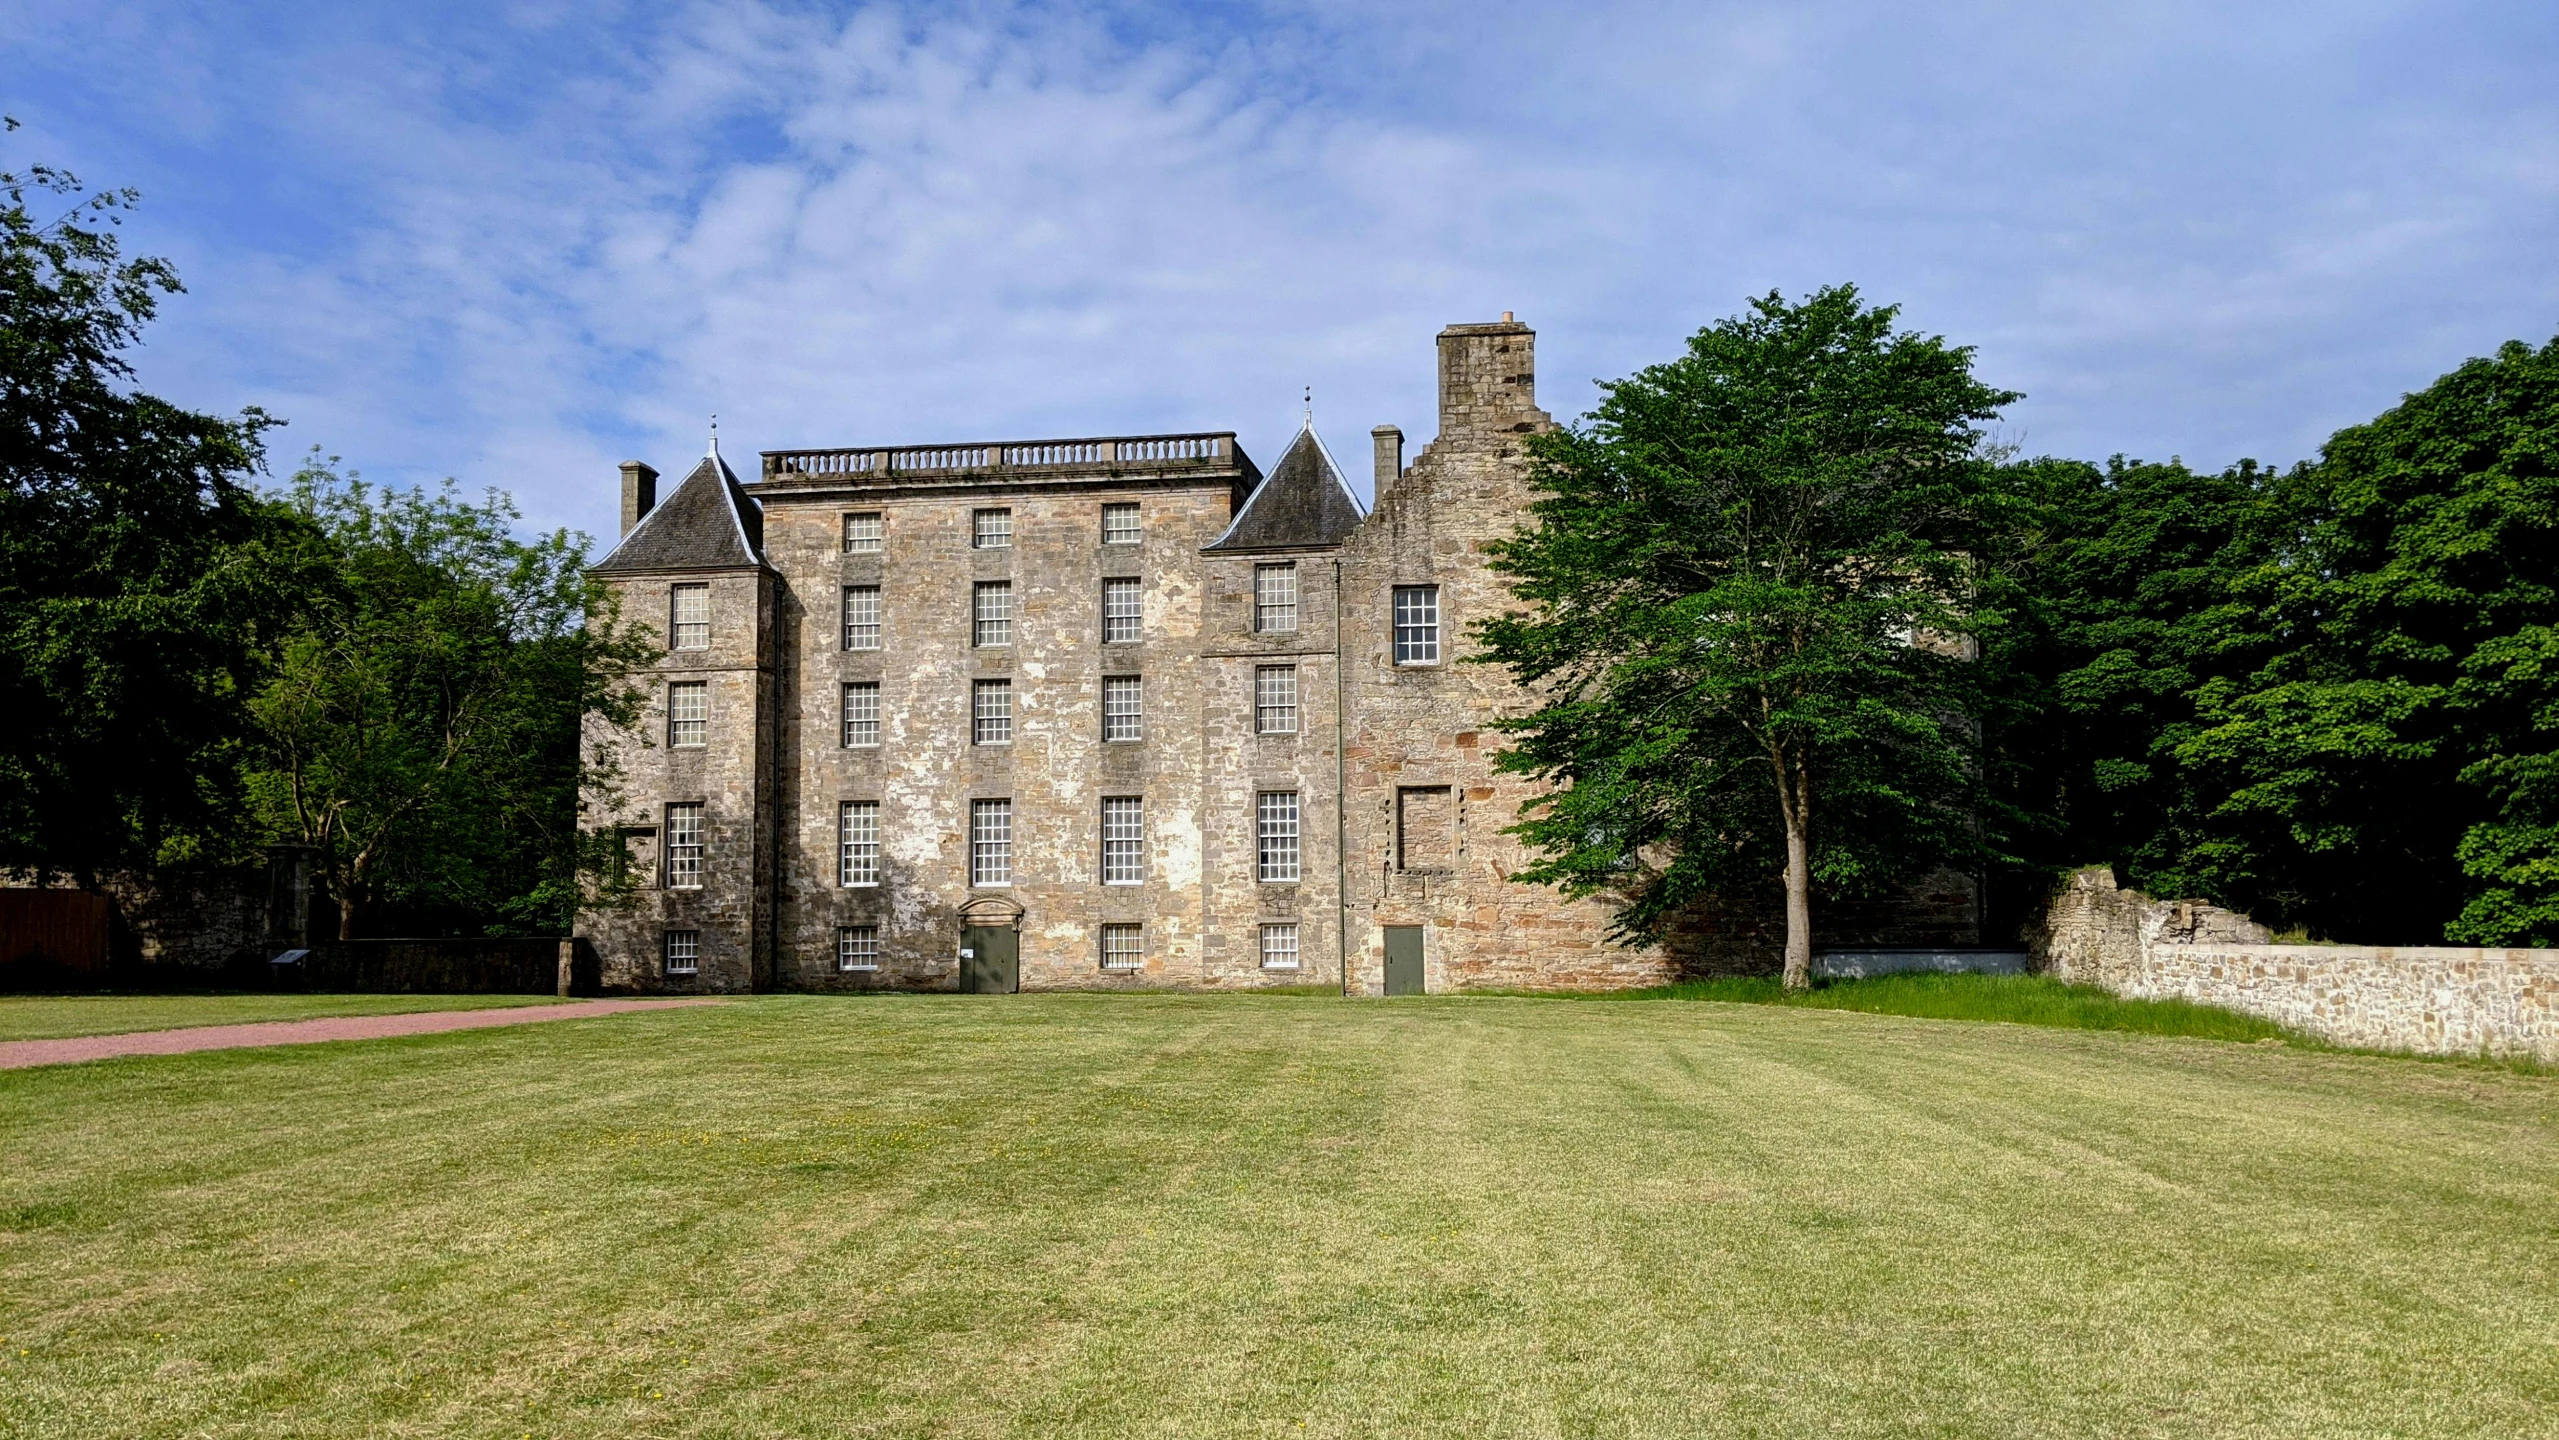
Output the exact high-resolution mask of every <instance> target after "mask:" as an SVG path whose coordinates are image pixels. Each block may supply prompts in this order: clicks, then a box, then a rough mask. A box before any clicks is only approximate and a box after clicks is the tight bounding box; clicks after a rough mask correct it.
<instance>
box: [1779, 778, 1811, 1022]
mask: <svg viewBox="0 0 2559 1440" xmlns="http://www.w3.org/2000/svg"><path fill="white" fill-rule="evenodd" d="M1785 810H1786V988H1787V989H1789V990H1802V989H1806V988H1808V987H1809V986H1811V984H1812V983H1813V860H1812V846H1811V845H1810V844H1809V843H1808V842H1807V841H1806V839H1805V836H1804V821H1803V817H1802V815H1801V813H1800V811H1799V808H1798V807H1797V806H1794V805H1788V806H1786V807H1785Z"/></svg>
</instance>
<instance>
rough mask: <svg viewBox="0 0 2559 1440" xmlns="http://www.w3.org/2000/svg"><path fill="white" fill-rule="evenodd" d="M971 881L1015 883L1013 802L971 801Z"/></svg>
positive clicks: (990, 883)
mask: <svg viewBox="0 0 2559 1440" xmlns="http://www.w3.org/2000/svg"><path fill="white" fill-rule="evenodd" d="M969 883H970V884H971V885H1010V884H1012V883H1013V802H1012V801H1010V800H971V801H970V802H969Z"/></svg>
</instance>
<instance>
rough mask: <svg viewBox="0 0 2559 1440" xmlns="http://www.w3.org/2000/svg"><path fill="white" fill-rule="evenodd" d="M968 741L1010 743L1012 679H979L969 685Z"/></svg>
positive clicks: (976, 742) (977, 743)
mask: <svg viewBox="0 0 2559 1440" xmlns="http://www.w3.org/2000/svg"><path fill="white" fill-rule="evenodd" d="M969 717H970V726H969V743H970V744H972V745H1010V744H1012V743H1013V682H1012V681H1010V680H979V681H976V682H974V683H973V684H971V685H970V686H969Z"/></svg>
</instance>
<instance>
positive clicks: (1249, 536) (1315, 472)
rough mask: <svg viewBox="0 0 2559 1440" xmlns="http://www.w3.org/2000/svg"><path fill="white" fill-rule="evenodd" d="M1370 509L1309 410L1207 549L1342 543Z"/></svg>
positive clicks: (1220, 549) (1277, 548) (1211, 551)
mask: <svg viewBox="0 0 2559 1440" xmlns="http://www.w3.org/2000/svg"><path fill="white" fill-rule="evenodd" d="M1367 515H1368V511H1367V510H1366V509H1365V508H1364V507H1362V506H1361V504H1360V503H1359V497H1358V496H1356V495H1354V494H1352V493H1351V487H1350V484H1349V482H1347V481H1345V480H1344V479H1343V478H1342V469H1341V467H1340V466H1338V465H1336V464H1334V463H1333V456H1332V453H1331V452H1330V451H1328V450H1326V449H1325V448H1324V441H1323V439H1322V438H1321V437H1319V436H1318V435H1316V433H1315V417H1314V416H1312V415H1309V416H1308V417H1307V419H1306V424H1305V427H1304V428H1302V429H1300V430H1299V431H1298V432H1297V439H1296V440H1295V441H1294V442H1292V443H1291V444H1290V445H1289V447H1288V453H1287V454H1285V455H1282V456H1281V457H1280V462H1279V464H1277V465H1274V466H1272V467H1271V473H1270V476H1269V478H1267V479H1265V480H1263V481H1262V483H1261V484H1260V485H1259V486H1257V487H1255V489H1254V491H1253V493H1252V494H1251V495H1249V496H1247V497H1246V498H1245V500H1244V508H1243V509H1241V510H1238V511H1236V512H1235V520H1234V523H1233V524H1230V525H1228V526H1227V527H1226V533H1225V534H1223V535H1220V536H1218V537H1217V538H1216V539H1215V540H1212V541H1210V542H1209V544H1208V546H1207V549H1208V551H1209V552H1210V553H1212V554H1214V553H1217V552H1220V551H1237V550H1295V549H1305V548H1310V547H1319V548H1320V547H1325V546H1332V545H1339V544H1341V543H1342V541H1343V540H1344V539H1345V538H1346V537H1348V536H1349V534H1350V533H1351V532H1352V531H1353V530H1356V529H1358V528H1359V522H1360V521H1361V520H1363V519H1365V518H1367Z"/></svg>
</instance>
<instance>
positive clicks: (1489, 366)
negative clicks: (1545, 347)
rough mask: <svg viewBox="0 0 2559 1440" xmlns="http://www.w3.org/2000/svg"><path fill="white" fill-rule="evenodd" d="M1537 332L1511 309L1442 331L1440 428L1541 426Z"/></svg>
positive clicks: (1473, 430)
mask: <svg viewBox="0 0 2559 1440" xmlns="http://www.w3.org/2000/svg"><path fill="white" fill-rule="evenodd" d="M1543 418H1544V417H1543V416H1541V415H1540V414H1539V413H1538V410H1537V332H1536V331H1534V330H1531V329H1529V328H1528V327H1527V326H1525V325H1522V324H1520V323H1519V322H1518V321H1516V320H1514V319H1512V318H1511V314H1510V312H1509V311H1507V310H1505V311H1503V312H1502V318H1501V319H1500V320H1498V321H1495V322H1493V323H1492V324H1489V325H1451V326H1449V327H1448V328H1447V329H1445V330H1442V331H1441V332H1439V433H1440V434H1442V435H1444V436H1445V435H1459V434H1488V433H1492V432H1496V431H1510V430H1527V429H1533V428H1536V426H1537V422H1538V421H1540V420H1542V419H1543Z"/></svg>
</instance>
